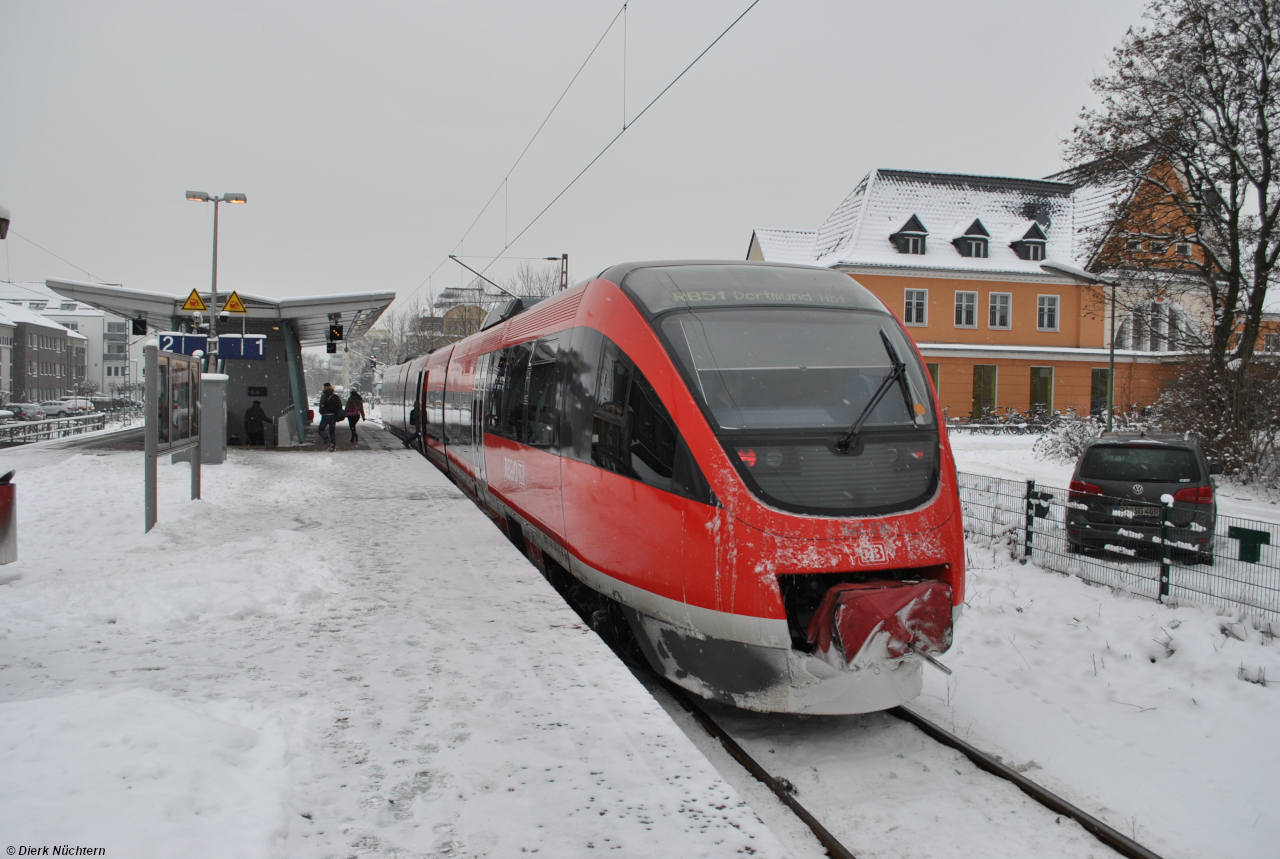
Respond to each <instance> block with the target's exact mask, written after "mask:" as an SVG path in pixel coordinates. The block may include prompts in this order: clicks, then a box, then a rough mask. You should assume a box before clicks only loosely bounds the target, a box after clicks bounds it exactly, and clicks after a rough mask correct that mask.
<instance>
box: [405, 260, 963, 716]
mask: <svg viewBox="0 0 1280 859" xmlns="http://www.w3.org/2000/svg"><path fill="white" fill-rule="evenodd" d="M382 399H383V402H382V406H381V415H382V418H383V421H384V423H385V425H386V426H387V427H388V428H390V429H391V430H392V431H393V432H396V433H397V434H399V435H401V436H402V437H404V436H406V435H407V434H408V433H409V432H411V431H412V430H413V429H415V428H417V429H419V430H420V431H421V433H422V448H421V449H422V452H423V453H424V454H425V455H426V456H427V457H428V458H429V459H430V460H431V462H433V463H434V464H435V465H436V467H438V468H439V469H440V470H441V471H443V472H444V473H445V474H446V475H447V476H448V477H449V478H450V479H451V480H453V481H454V482H455V483H456V484H457V485H458V486H459V487H460V488H461V489H462V490H463V491H464V492H465V493H466V494H467V495H468V496H470V497H471V498H472V500H474V501H475V503H476V504H477V505H479V506H480V508H481V509H482V510H484V511H485V512H486V513H487V514H488V515H490V516H491V517H492V518H493V519H494V521H495V522H496V523H497V524H498V525H499V527H500V528H502V529H503V530H504V531H505V532H506V533H507V535H508V537H509V538H510V539H511V540H512V541H513V542H514V543H516V545H517V546H518V547H520V548H522V549H523V550H524V551H525V552H526V554H527V555H528V556H529V557H530V559H531V560H532V561H533V562H534V563H535V564H537V565H538V566H539V567H540V568H541V569H542V570H543V572H544V574H547V575H548V578H551V577H552V574H553V573H554V574H555V575H559V576H562V577H567V578H568V580H569V581H572V582H573V584H574V585H575V586H577V587H581V586H585V587H586V588H589V589H590V590H591V591H593V592H595V594H598V595H601V596H602V597H603V598H604V599H605V600H607V601H609V604H610V605H611V607H613V608H614V609H615V610H620V612H621V613H622V614H623V615H625V617H626V621H627V624H628V625H629V627H630V629H631V631H632V632H633V633H634V636H635V639H636V640H637V641H638V643H639V647H640V649H641V650H642V651H643V653H644V656H645V657H646V658H647V660H648V662H649V663H650V664H651V665H652V667H653V668H654V670H656V671H657V672H658V673H660V674H662V675H663V676H665V677H667V678H668V679H669V680H671V681H672V682H674V683H676V684H678V685H680V686H681V687H683V688H685V689H687V690H689V691H691V692H693V693H695V694H698V695H700V696H702V697H705V698H709V699H713V700H717V701H722V702H725V703H728V704H731V705H734V706H737V707H742V708H746V709H750V710H759V711H770V712H795V713H861V712H869V711H874V710H882V709H886V708H889V707H893V706H896V705H897V704H900V703H902V702H904V701H907V700H909V699H911V698H913V697H915V696H916V695H917V694H919V691H920V689H921V684H922V677H921V674H922V665H923V662H924V661H925V660H932V659H933V654H938V653H942V652H945V651H946V650H947V648H949V647H950V645H951V634H952V624H953V619H954V617H955V616H956V615H957V614H958V613H959V608H960V606H961V605H962V603H963V598H964V539H963V530H962V519H961V513H960V501H959V494H958V491H957V484H956V475H955V463H954V460H953V458H952V454H951V449H950V445H949V444H948V441H947V435H946V433H945V432H940V425H939V420H938V415H939V411H938V406H937V399H936V395H935V393H934V391H933V388H932V384H931V382H930V380H929V376H928V374H927V373H926V372H925V371H924V366H923V364H922V362H921V359H920V355H919V352H918V351H917V350H916V348H915V345H914V343H913V342H912V341H911V339H910V338H909V337H908V335H907V333H906V331H905V329H904V328H903V327H902V324H901V323H900V321H899V320H898V319H897V317H896V316H895V315H894V314H893V313H892V312H891V311H889V310H888V309H887V308H886V307H885V305H884V304H883V303H882V302H881V301H880V300H879V299H877V298H876V297H875V296H873V295H872V294H871V293H870V292H868V291H867V290H866V289H865V288H864V287H862V286H861V285H860V284H859V283H858V282H857V281H855V280H854V279H852V278H850V277H848V276H847V275H844V274H840V273H838V272H834V271H831V270H827V269H817V268H811V267H806V266H792V265H777V264H770V263H755V262H719V261H682V262H645V263H628V264H624V265H618V266H614V267H612V268H609V269H607V270H605V271H604V272H602V273H601V274H600V276H599V277H596V278H594V279H592V280H590V281H589V282H585V283H582V284H579V285H577V286H575V287H573V288H572V289H568V290H565V291H564V292H561V293H559V294H557V295H555V296H554V297H552V298H548V299H544V300H541V301H530V300H528V299H523V300H522V299H512V300H510V301H508V302H507V303H506V304H504V305H502V306H499V307H498V308H496V309H495V310H493V311H492V312H490V314H489V315H488V317H486V319H485V321H484V324H483V327H482V329H481V331H480V332H478V333H476V334H474V335H472V336H470V337H467V338H466V339H464V340H461V341H459V342H458V343H455V344H453V345H452V346H449V347H445V348H442V349H439V350H436V351H435V352H433V353H431V354H430V355H426V356H423V357H420V358H416V359H414V360H411V361H408V362H405V363H403V364H399V365H397V366H395V367H392V368H389V369H388V370H387V372H386V375H385V377H384V380H383V386H382Z"/></svg>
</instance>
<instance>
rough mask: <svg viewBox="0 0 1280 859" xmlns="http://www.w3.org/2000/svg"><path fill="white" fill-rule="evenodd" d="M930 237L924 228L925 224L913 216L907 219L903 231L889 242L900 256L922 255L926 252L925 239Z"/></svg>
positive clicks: (890, 238) (900, 230)
mask: <svg viewBox="0 0 1280 859" xmlns="http://www.w3.org/2000/svg"><path fill="white" fill-rule="evenodd" d="M928 235H929V231H928V230H926V229H925V228H924V224H922V223H920V219H919V218H917V217H916V216H915V215H912V216H911V217H910V218H907V222H906V223H905V224H903V225H902V227H901V229H899V230H898V231H897V232H896V233H894V234H893V235H891V236H889V241H891V242H893V245H894V247H896V248H897V249H898V253H900V254H917V255H922V254H924V251H925V239H926V238H927V237H928Z"/></svg>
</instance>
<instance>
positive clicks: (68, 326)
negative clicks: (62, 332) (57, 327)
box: [62, 322, 80, 331]
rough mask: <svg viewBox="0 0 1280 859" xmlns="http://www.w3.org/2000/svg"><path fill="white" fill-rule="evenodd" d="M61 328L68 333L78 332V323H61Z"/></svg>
mask: <svg viewBox="0 0 1280 859" xmlns="http://www.w3.org/2000/svg"><path fill="white" fill-rule="evenodd" d="M62 327H63V328H66V329H67V330H68V331H79V330H80V323H79V322H64V323H62Z"/></svg>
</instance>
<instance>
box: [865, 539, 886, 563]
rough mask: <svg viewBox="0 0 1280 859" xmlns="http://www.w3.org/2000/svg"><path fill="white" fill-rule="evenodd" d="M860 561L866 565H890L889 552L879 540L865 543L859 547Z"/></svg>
mask: <svg viewBox="0 0 1280 859" xmlns="http://www.w3.org/2000/svg"><path fill="white" fill-rule="evenodd" d="M858 560H859V561H861V562H862V563H864V564H868V565H874V564H887V563H889V550H888V549H887V548H886V547H885V545H884V543H881V542H880V541H879V540H871V541H867V542H864V543H862V544H860V545H859V546H858Z"/></svg>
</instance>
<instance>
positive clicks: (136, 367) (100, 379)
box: [0, 281, 144, 394]
mask: <svg viewBox="0 0 1280 859" xmlns="http://www.w3.org/2000/svg"><path fill="white" fill-rule="evenodd" d="M6 306H8V307H13V306H18V307H24V308H26V309H27V310H30V311H32V312H34V313H38V314H40V315H41V316H44V317H45V318H47V319H50V320H52V321H53V322H56V323H58V324H59V325H61V326H62V327H64V328H66V329H68V330H70V331H75V332H76V333H78V334H81V335H83V336H84V337H85V341H86V342H85V379H86V380H90V381H93V382H95V383H97V390H98V391H101V392H103V393H108V394H109V393H112V392H114V391H116V390H118V389H119V388H121V387H122V386H127V385H129V384H130V383H133V382H141V381H142V377H141V372H142V340H143V339H144V338H141V337H132V336H130V334H129V330H130V327H129V321H128V320H126V319H123V318H121V317H118V316H115V315H114V314H110V313H105V312H103V311H102V310H99V309H97V308H95V307H91V306H90V305H88V304H85V303H84V302H77V301H72V300H69V299H67V298H64V297H63V296H61V295H58V294H57V293H55V292H54V291H53V290H51V289H49V288H48V287H47V286H45V285H44V283H39V282H16V281H15V282H8V281H0V312H3V310H4V308H5V307H6ZM134 341H136V342H134Z"/></svg>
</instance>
